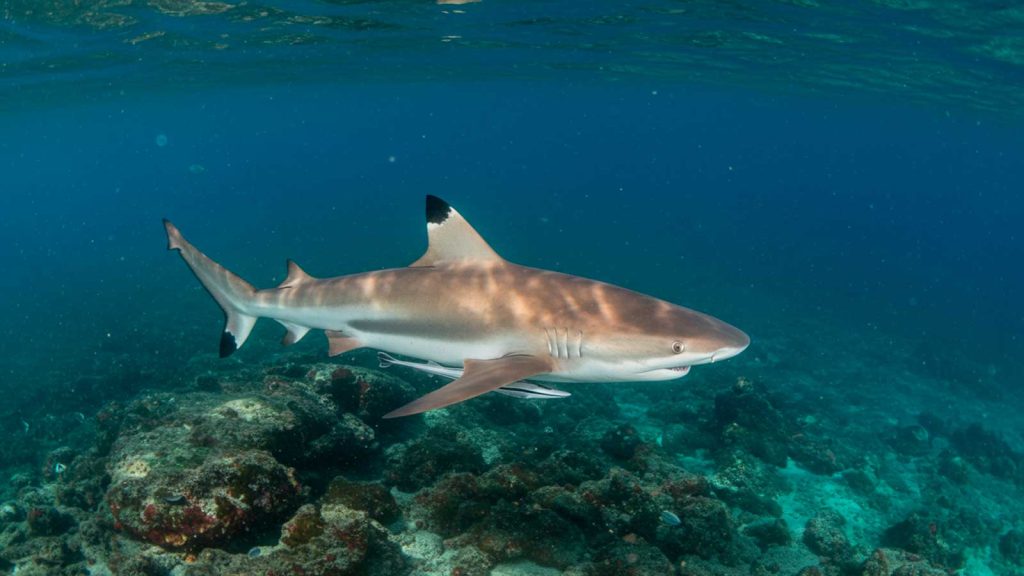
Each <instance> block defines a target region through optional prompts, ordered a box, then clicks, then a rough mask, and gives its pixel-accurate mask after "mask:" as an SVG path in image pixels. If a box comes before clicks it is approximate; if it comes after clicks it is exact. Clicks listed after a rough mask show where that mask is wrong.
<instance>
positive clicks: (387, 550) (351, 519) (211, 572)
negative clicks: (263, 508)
mask: <svg viewBox="0 0 1024 576" xmlns="http://www.w3.org/2000/svg"><path fill="white" fill-rule="evenodd" d="M408 571H409V567H408V566H407V564H406V561H405V560H404V558H403V556H402V554H401V550H400V549H399V547H398V545H397V544H395V543H393V542H391V541H390V540H389V538H388V533H387V531H386V530H385V529H384V528H383V527H382V526H381V525H380V524H378V523H377V522H374V521H373V520H371V519H370V518H369V517H368V516H367V515H366V514H365V513H363V512H360V511H357V510H352V509H351V508H347V507H345V506H343V505H340V504H327V505H324V506H322V507H320V509H319V510H318V509H317V508H316V507H315V506H313V505H305V506H302V507H301V508H299V510H298V511H297V512H296V514H295V516H293V517H292V518H291V519H290V520H289V521H288V522H286V523H285V525H284V528H283V529H282V531H281V545H280V546H277V547H272V548H268V549H267V551H266V552H265V553H261V554H258V555H250V554H229V553H227V552H224V551H223V550H218V549H215V548H207V549H205V550H203V551H202V552H201V553H199V555H198V557H197V558H196V559H195V560H194V561H193V562H192V563H190V564H189V565H188V569H187V572H186V574H187V575H188V576H217V575H220V574H302V575H303V576H402V575H404V574H407V573H408Z"/></svg>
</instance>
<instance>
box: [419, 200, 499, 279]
mask: <svg viewBox="0 0 1024 576" xmlns="http://www.w3.org/2000/svg"><path fill="white" fill-rule="evenodd" d="M427 241H428V246H427V252H426V253H425V254H424V255H423V256H422V257H421V258H420V259H419V260H417V261H415V262H413V263H412V264H410V266H436V265H438V264H446V263H452V262H459V261H474V262H483V261H490V262H504V260H503V259H502V258H501V256H498V253H497V252H495V251H494V250H493V249H492V248H491V247H490V246H489V245H488V244H487V242H486V241H485V240H484V239H483V238H482V237H481V236H480V234H478V233H477V231H476V230H474V229H473V227H472V226H470V225H469V222H467V221H466V219H465V218H463V217H462V215H461V214H459V213H458V212H456V211H455V209H454V208H452V207H451V206H450V205H449V204H448V203H447V202H445V201H444V200H441V199H440V198H438V197H437V196H427Z"/></svg>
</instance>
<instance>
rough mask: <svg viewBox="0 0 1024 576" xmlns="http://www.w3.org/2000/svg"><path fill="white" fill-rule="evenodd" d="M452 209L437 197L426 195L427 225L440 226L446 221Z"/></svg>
mask: <svg viewBox="0 0 1024 576" xmlns="http://www.w3.org/2000/svg"><path fill="white" fill-rule="evenodd" d="M451 211H452V207H451V206H450V205H449V204H448V203H447V202H445V201H444V200H441V199H440V198H438V197H437V196H432V195H430V194H427V224H441V223H442V222H444V221H445V220H447V219H448V214H451Z"/></svg>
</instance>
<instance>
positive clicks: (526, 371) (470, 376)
mask: <svg viewBox="0 0 1024 576" xmlns="http://www.w3.org/2000/svg"><path fill="white" fill-rule="evenodd" d="M464 368H465V371H464V372H463V374H462V378H459V379H458V380H456V381H454V382H452V383H451V384H448V385H446V386H443V387H441V388H438V389H437V390H434V391H433V392H431V393H430V394H427V395H425V396H421V397H419V398H417V399H416V400H413V401H412V402H410V403H408V404H406V405H405V406H402V407H401V408H399V409H397V410H394V411H392V412H389V413H387V414H385V415H384V418H398V417H399V416H410V415H412V414H419V413H420V412H426V411H427V410H434V409H436V408H443V407H445V406H450V405H452V404H457V403H459V402H462V401H463V400H469V399H470V398H473V397H475V396H479V395H481V394H485V393H487V392H490V391H492V390H496V389H498V388H501V387H502V386H505V385H506V384H511V383H513V382H515V381H517V380H522V379H524V378H529V377H531V376H536V375H538V374H545V373H547V372H551V371H552V370H554V368H555V365H554V361H553V360H552V359H551V358H548V357H542V356H528V355H512V356H503V357H501V358H496V359H494V360H466V362H465V366H464Z"/></svg>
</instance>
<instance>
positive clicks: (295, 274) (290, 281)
mask: <svg viewBox="0 0 1024 576" xmlns="http://www.w3.org/2000/svg"><path fill="white" fill-rule="evenodd" d="M307 280H313V277H312V276H310V275H309V274H306V271H305V270H303V269H302V268H299V265H298V264H296V263H295V261H294V260H288V276H287V277H286V278H285V279H284V282H281V285H280V286H278V288H291V287H292V286H295V285H296V284H301V283H303V282H306V281H307Z"/></svg>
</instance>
